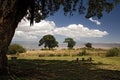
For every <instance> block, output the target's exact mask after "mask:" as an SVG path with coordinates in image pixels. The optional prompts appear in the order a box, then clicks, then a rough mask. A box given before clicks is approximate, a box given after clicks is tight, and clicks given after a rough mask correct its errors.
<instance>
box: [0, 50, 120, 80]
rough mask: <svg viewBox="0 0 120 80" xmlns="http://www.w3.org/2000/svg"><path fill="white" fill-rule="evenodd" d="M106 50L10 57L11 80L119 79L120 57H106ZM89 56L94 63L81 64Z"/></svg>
mask: <svg viewBox="0 0 120 80" xmlns="http://www.w3.org/2000/svg"><path fill="white" fill-rule="evenodd" d="M105 51H106V50H98V51H97V52H95V51H94V50H93V51H87V52H89V55H85V56H77V55H76V54H77V53H79V52H80V50H54V51H28V52H26V53H22V54H20V55H17V57H18V59H17V60H11V59H10V56H8V57H9V62H8V63H9V71H10V76H9V80H120V57H105V56H104V55H103V54H104V53H105ZM43 54H44V55H43ZM50 54H55V56H54V55H50ZM58 54H59V55H58ZM63 54H67V55H63ZM41 55H42V56H41ZM89 57H91V58H92V60H93V61H92V62H89V61H82V58H84V59H85V60H87V59H88V58H89ZM77 58H79V61H76V59H77ZM2 80H3V79H2Z"/></svg>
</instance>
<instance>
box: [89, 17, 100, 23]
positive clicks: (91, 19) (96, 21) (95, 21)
mask: <svg viewBox="0 0 120 80" xmlns="http://www.w3.org/2000/svg"><path fill="white" fill-rule="evenodd" d="M89 20H90V21H92V22H94V23H96V24H97V25H101V22H100V21H98V20H94V19H93V18H89Z"/></svg>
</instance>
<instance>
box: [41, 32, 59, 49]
mask: <svg viewBox="0 0 120 80" xmlns="http://www.w3.org/2000/svg"><path fill="white" fill-rule="evenodd" d="M43 44H44V47H45V48H49V49H53V48H54V47H58V42H57V41H56V39H55V37H54V36H53V35H50V34H48V35H45V36H43V37H42V38H41V39H40V41H39V46H41V45H43Z"/></svg>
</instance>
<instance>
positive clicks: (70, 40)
mask: <svg viewBox="0 0 120 80" xmlns="http://www.w3.org/2000/svg"><path fill="white" fill-rule="evenodd" d="M64 43H68V46H67V47H68V49H73V47H74V46H75V44H76V42H75V41H74V40H73V39H72V38H65V41H64Z"/></svg>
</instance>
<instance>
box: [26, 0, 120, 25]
mask: <svg viewBox="0 0 120 80" xmlns="http://www.w3.org/2000/svg"><path fill="white" fill-rule="evenodd" d="M119 2H120V0H111V1H109V0H31V1H30V8H29V11H28V13H27V14H28V15H27V16H26V17H27V18H28V19H30V20H31V23H32V22H33V20H35V21H36V22H40V20H42V19H45V18H46V17H49V16H51V15H54V13H56V12H57V11H58V10H59V9H60V8H62V9H63V12H64V14H65V15H67V14H69V15H71V16H72V15H74V13H75V12H78V13H79V14H85V12H86V14H85V15H86V16H85V17H86V18H90V17H94V16H97V17H98V18H99V19H100V18H101V17H102V16H103V12H107V13H109V12H110V11H112V9H113V8H114V6H115V5H116V4H118V3H119ZM85 4H88V5H87V6H86V5H85Z"/></svg>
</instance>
